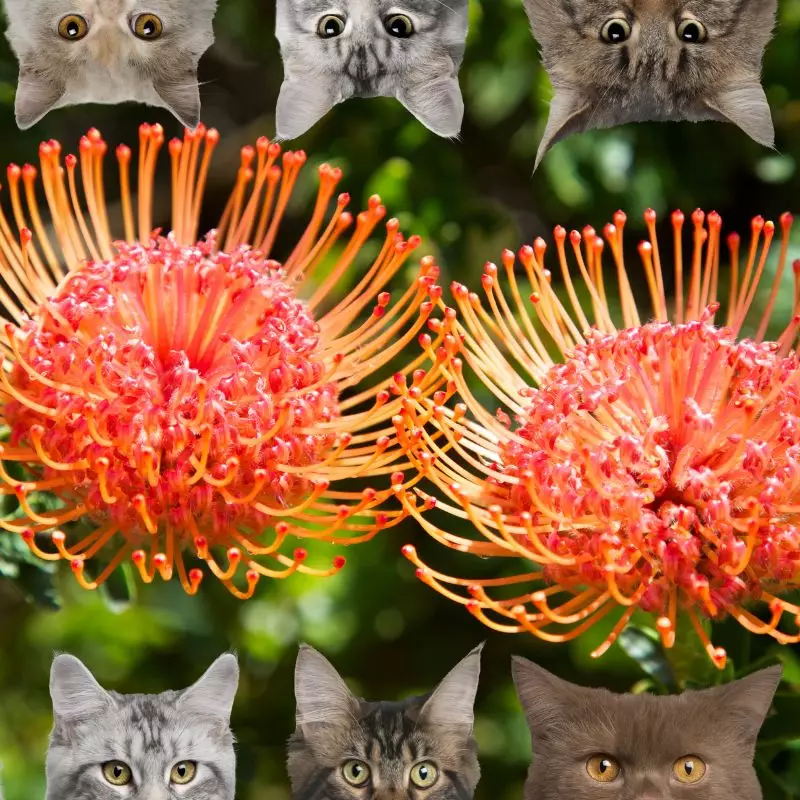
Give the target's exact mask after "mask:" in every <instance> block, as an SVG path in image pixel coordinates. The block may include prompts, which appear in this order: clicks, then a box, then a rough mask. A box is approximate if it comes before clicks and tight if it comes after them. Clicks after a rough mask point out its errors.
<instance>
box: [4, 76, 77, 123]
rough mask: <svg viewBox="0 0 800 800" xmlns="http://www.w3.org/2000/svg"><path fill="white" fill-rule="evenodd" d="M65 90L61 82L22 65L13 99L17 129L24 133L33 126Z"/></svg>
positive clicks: (50, 108)
mask: <svg viewBox="0 0 800 800" xmlns="http://www.w3.org/2000/svg"><path fill="white" fill-rule="evenodd" d="M65 89H66V85H65V84H64V82H63V81H59V80H57V79H55V78H53V77H52V76H50V75H45V74H43V73H41V72H39V71H38V70H34V69H32V68H31V67H29V66H26V65H25V64H23V65H22V66H21V67H20V71H19V80H18V82H17V95H16V97H15V98H14V113H15V115H16V118H17V127H18V128H19V129H20V130H22V131H24V130H27V129H28V128H30V127H31V126H33V125H35V124H36V123H37V122H38V121H39V120H40V119H41V118H42V117H44V116H45V114H47V112H48V111H50V110H52V108H53V106H55V104H56V103H57V102H58V101H59V100H60V99H61V98H62V97H63V96H64V91H65Z"/></svg>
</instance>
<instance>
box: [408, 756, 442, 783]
mask: <svg viewBox="0 0 800 800" xmlns="http://www.w3.org/2000/svg"><path fill="white" fill-rule="evenodd" d="M409 777H410V778H411V783H413V784H414V786H416V787H417V788H418V789H430V788H431V786H433V784H434V783H436V781H437V780H438V779H439V770H438V769H437V768H436V765H435V764H433V763H432V762H430V761H420V763H419V764H414V766H413V767H412V768H411V774H410V775H409Z"/></svg>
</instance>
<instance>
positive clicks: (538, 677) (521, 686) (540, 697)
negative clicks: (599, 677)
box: [511, 656, 583, 735]
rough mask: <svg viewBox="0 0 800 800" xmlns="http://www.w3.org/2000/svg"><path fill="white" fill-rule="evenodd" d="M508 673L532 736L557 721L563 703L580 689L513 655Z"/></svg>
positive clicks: (580, 689)
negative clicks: (510, 675)
mask: <svg viewBox="0 0 800 800" xmlns="http://www.w3.org/2000/svg"><path fill="white" fill-rule="evenodd" d="M511 674H512V676H513V678H514V686H515V687H516V690H517V697H519V701H520V703H521V704H522V707H523V709H524V710H525V716H526V717H527V719H528V725H529V726H530V729H531V732H532V733H533V734H534V735H536V734H537V733H543V732H544V731H545V730H546V729H547V728H548V727H550V725H551V724H553V723H554V722H557V721H558V720H559V719H560V718H561V716H562V713H563V709H564V706H565V705H566V704H567V703H568V702H569V701H570V700H571V699H574V698H575V696H576V694H577V693H580V692H581V691H582V689H583V687H580V686H575V685H574V684H572V683H569V682H568V681H565V680H562V679H561V678H558V677H556V676H555V675H553V674H552V673H551V672H548V671H547V670H546V669H544V668H542V667H540V666H539V665H538V664H534V663H533V661H528V660H527V659H525V658H520V656H514V657H513V659H512V661H511Z"/></svg>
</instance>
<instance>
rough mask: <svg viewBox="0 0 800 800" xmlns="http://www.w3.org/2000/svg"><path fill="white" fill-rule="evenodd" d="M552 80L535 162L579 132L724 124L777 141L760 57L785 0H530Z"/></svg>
mask: <svg viewBox="0 0 800 800" xmlns="http://www.w3.org/2000/svg"><path fill="white" fill-rule="evenodd" d="M524 2H525V9H526V11H527V12H528V17H529V19H530V22H531V28H532V30H533V35H534V37H535V38H536V40H537V41H538V43H539V46H540V48H541V51H542V62H543V64H544V67H545V69H546V70H547V72H548V74H549V76H550V80H551V81H552V84H553V90H554V96H553V101H552V104H551V106H550V118H549V120H548V122H547V128H546V129H545V133H544V137H543V138H542V143H541V146H540V147H539V153H538V155H537V158H536V166H538V165H539V163H540V162H541V160H542V158H543V157H544V155H545V153H546V152H547V150H548V149H549V148H550V147H551V146H552V145H553V144H555V143H556V142H558V141H560V140H561V139H564V138H566V137H567V136H570V135H571V134H573V133H579V132H582V131H587V130H590V129H592V128H612V127H615V126H617V125H623V124H625V123H628V122H644V121H646V120H654V121H682V120H686V121H692V122H699V121H702V120H719V121H726V122H731V123H733V124H734V125H738V126H739V127H740V128H741V129H742V130H743V131H744V132H745V133H746V134H747V135H748V136H750V137H752V138H753V139H755V141H757V142H759V143H760V144H763V145H765V146H767V147H772V146H773V142H774V137H775V133H774V129H773V125H772V116H771V114H770V109H769V104H768V103H767V98H766V95H765V94H764V90H763V89H762V88H761V62H762V60H763V57H764V51H765V49H766V47H767V44H768V43H769V41H770V39H771V38H772V32H773V28H774V25H775V13H776V10H777V0H626V1H625V2H622V0H524Z"/></svg>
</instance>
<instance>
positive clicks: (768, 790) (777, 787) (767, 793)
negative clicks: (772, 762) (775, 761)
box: [755, 757, 796, 800]
mask: <svg viewBox="0 0 800 800" xmlns="http://www.w3.org/2000/svg"><path fill="white" fill-rule="evenodd" d="M755 765H756V773H757V774H758V782H759V783H760V784H761V789H762V791H763V793H764V800H794V798H795V797H796V794H795V793H794V792H793V791H792V789H791V788H790V786H789V784H788V783H787V782H786V781H784V780H783V779H782V778H781V777H779V776H778V775H776V774H775V773H774V772H773V771H772V769H771V768H770V767H769V764H767V763H766V762H765V761H764V759H762V758H760V757H756V762H755Z"/></svg>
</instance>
